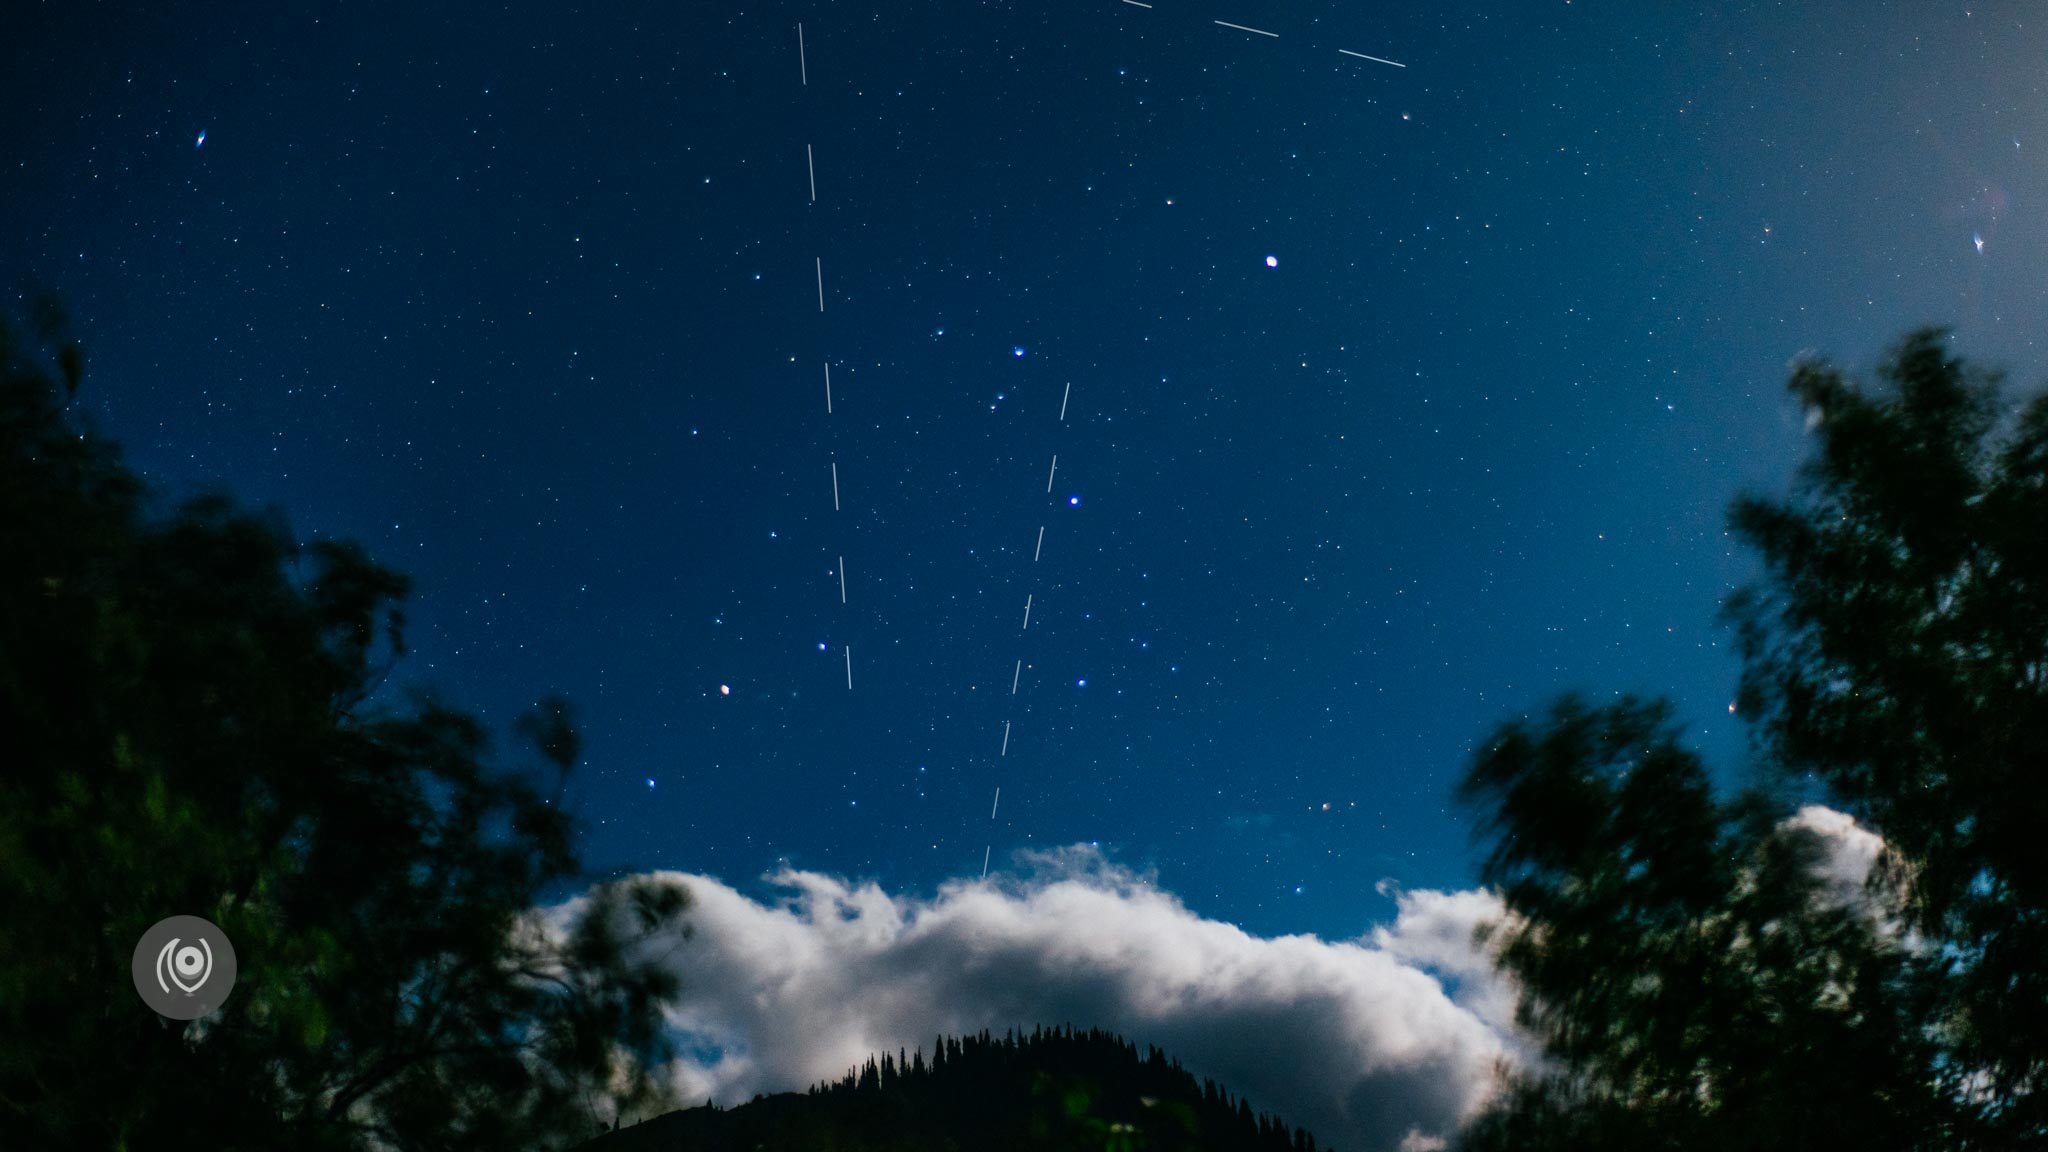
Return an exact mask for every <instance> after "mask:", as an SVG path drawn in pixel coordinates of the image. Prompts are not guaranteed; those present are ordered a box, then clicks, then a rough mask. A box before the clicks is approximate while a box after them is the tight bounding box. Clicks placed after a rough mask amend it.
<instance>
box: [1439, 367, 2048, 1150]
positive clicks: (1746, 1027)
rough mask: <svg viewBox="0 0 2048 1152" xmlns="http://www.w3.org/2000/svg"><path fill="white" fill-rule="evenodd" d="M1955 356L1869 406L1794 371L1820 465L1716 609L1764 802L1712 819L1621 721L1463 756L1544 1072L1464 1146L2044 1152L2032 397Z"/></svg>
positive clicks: (2044, 936) (2045, 981) (1672, 759)
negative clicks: (1843, 852) (1837, 849)
mask: <svg viewBox="0 0 2048 1152" xmlns="http://www.w3.org/2000/svg"><path fill="white" fill-rule="evenodd" d="M1942 344H1943V334H1942V333H1941V332H1939V331H1937V330H1931V329H1930V330H1923V331H1918V332H1915V333H1913V334H1912V335H1911V336H1909V337H1908V338H1907V339H1906V340H1905V341H1904V342H1903V344H1902V345H1901V346H1900V347H1899V348H1898V349H1897V350H1896V351H1895V352H1894V353H1893V354H1892V356H1891V358H1890V360H1889V361H1888V363H1887V364H1886V366H1885V367H1884V369H1883V371H1882V376H1883V379H1884V381H1885V383H1886V384H1888V385H1889V390H1888V391H1887V392H1886V393H1883V394H1878V395H1871V394H1866V393H1865V392H1864V391H1862V390H1859V389H1858V388H1856V387H1854V386H1852V385H1850V384H1849V383H1847V382H1846V381H1844V379H1843V378H1842V376H1841V375H1840V374H1839V373H1838V372H1836V371H1835V370H1833V369H1831V368H1828V367H1827V366H1825V365H1822V364H1818V363H1807V364H1803V365H1801V366H1799V367H1798V368H1797V369H1796V370H1795V372H1794V374H1793V377H1792V381H1791V390H1792V392H1793V393H1794V394H1795V395H1796V396H1798V397H1799V399H1800V400H1801V401H1802V402H1803V403H1804V404H1805V405H1806V406H1807V410H1808V412H1809V415H1810V419H1811V421H1812V427H1813V428H1814V429H1815V430H1816V432H1817V436H1818V449H1817V452H1816V454H1815V456H1814V458H1813V459H1812V461H1811V462H1810V463H1809V464H1808V466H1807V467H1806V468H1805V470H1804V471H1803V474H1802V481H1801V486H1800V489H1799V491H1798V492H1797V493H1796V494H1795V497H1794V498H1793V499H1792V500H1789V501H1784V502H1778V501H1769V500H1763V499H1755V498H1751V499H1745V500H1742V501H1739V502H1738V503H1737V505H1736V507H1735V508H1734V510H1733V514H1732V517H1731V519H1732V523H1733V527H1734V528H1735V530H1736V531H1737V532H1738V533H1739V535H1740V536H1741V537H1742V538H1743V539H1745V540H1746V541H1748V542H1749V543H1751V544H1752V545H1753V546H1755V547H1756V548H1757V549H1758V550H1759V551H1760V552H1761V553H1762V556H1763V558H1764V560H1765V563H1766V568H1767V571H1768V573H1769V577H1768V580H1767V581H1766V583H1765V585H1764V586H1763V587H1759V588H1752V589H1747V590H1744V591H1743V592H1742V593H1740V594H1739V595H1737V596H1736V597H1734V598H1733V599H1732V600H1731V601H1730V603H1729V605H1728V607H1727V613H1728V617H1729V619H1730V620H1731V621H1732V622H1733V623H1734V624H1735V625H1736V626H1737V629H1738V634H1739V637H1740V641H1741V651H1742V655H1743V658H1744V673H1743V679H1742V685H1741V690H1740V694H1739V697H1738V701H1737V703H1738V709H1739V710H1740V712H1741V713H1742V714H1743V716H1744V717H1745V718H1746V719H1747V720H1749V721H1750V722H1752V724H1753V725H1754V726H1755V731H1756V733H1757V735H1758V744H1759V750H1760V752H1761V753H1762V757H1761V759H1762V760H1763V762H1764V763H1765V765H1766V769H1767V773H1768V775H1767V777H1766V780H1765V785H1766V786H1765V787H1762V788H1760V789H1758V790H1756V791H1752V792H1748V793H1744V794H1742V795H1740V796H1737V797H1735V798H1733V799H1731V800H1727V801H1723V800H1719V799H1717V798H1716V797H1715V795H1714V793H1713V790H1712V789H1711V788H1710V787H1709V784H1708V782H1707V779H1706V776H1705V773H1704V772H1703V770H1702V769H1701V767H1700V765H1699V764H1698V763H1697V761H1696V760H1695V759H1694V758H1693V757H1692V756H1691V754H1690V753H1688V752H1686V751H1684V750H1683V749H1682V748H1680V747H1679V745H1678V744H1677V742H1676V738H1675V733H1674V732H1673V731H1672V730H1671V729H1670V727H1669V720H1668V715H1667V713H1666V710H1665V709H1664V707H1663V706H1662V705H1646V704H1641V703H1638V702H1635V701H1623V702H1621V703H1618V704H1615V705H1612V706H1610V707H1606V708H1599V709H1595V708H1591V707H1588V706H1587V705H1585V704H1583V703H1581V702H1579V701H1577V700H1566V701H1564V702H1562V703H1561V704H1559V705H1558V706H1557V707H1556V709H1555V710H1554V711H1553V713H1552V714H1551V716H1550V717H1549V718H1548V719H1547V720H1546V721H1545V722H1544V723H1542V724H1540V725H1533V726H1532V725H1530V724H1527V723H1521V724H1511V725H1508V726H1507V727H1505V728H1504V729H1502V730H1501V732H1500V733H1498V734H1497V735H1496V736H1495V737H1494V738H1493V739H1491V740H1489V741H1488V742H1487V743H1486V745H1485V746H1484V748H1483V750H1482V751H1481V753H1480V754H1479V755H1478V756H1477V757H1476V758H1475V761H1474V763H1473V765H1472V767H1471V769H1470V770H1469V772H1468V774H1467V777H1466V781H1465V785H1464V796H1465V799H1466V800H1467V801H1468V802H1470V803H1472V804H1475V805H1476V806H1478V807H1479V809H1480V810H1481V811H1482V812H1483V813H1485V814H1486V816H1487V819H1488V825H1487V829H1486V834H1487V835H1488V836H1489V837H1491V839H1492V842H1493V849H1492V853H1491V855H1490V857H1489V859H1488V861H1487V866H1486V878H1487V880H1488V881H1489V882H1491V883H1494V884H1497V885H1499V886H1500V888H1501V890H1502V892H1503V895H1504V896H1505V898H1506V900H1507V903H1508V906H1509V908H1510V909H1511V913H1512V915H1511V916H1510V918H1509V919H1508V920H1507V921H1506V922H1505V923H1503V924H1501V925H1499V926H1497V927H1496V928H1495V929H1494V931H1496V932H1497V933H1498V937H1497V939H1496V943H1497V944H1498V946H1499V948H1500V951H1499V956H1500V962H1501V964H1502V966H1503V968H1504V969H1505V970H1506V971H1507V972H1509V973H1510V974H1512V975H1513V976H1514V977H1515V978H1517V979H1518V980H1519V981H1520V982H1521V985H1522V989H1523V1003H1522V1005H1521V1015H1522V1022H1523V1023H1524V1025H1525V1026H1527V1027H1528V1028H1529V1029H1530V1031H1531V1032H1532V1034H1533V1035H1535V1036H1536V1037H1537V1038H1538V1040H1539V1041H1540V1042H1541V1043H1542V1045H1543V1048H1544V1052H1545V1056H1546V1058H1547V1063H1546V1064H1544V1065H1542V1066H1540V1067H1537V1068H1534V1069H1527V1070H1524V1071H1522V1072H1520V1073H1517V1074H1515V1075H1513V1076H1511V1077H1510V1078H1509V1088H1508V1091H1507V1092H1506V1093H1504V1094H1503V1096H1502V1097H1501V1098H1500V1100H1499V1102H1498V1103H1497V1105H1496V1106H1495V1107H1494V1108H1493V1109H1492V1110H1491V1111H1490V1112H1489V1113H1488V1114H1487V1115H1486V1116H1484V1117H1483V1118H1482V1119H1481V1121H1480V1122H1479V1123H1478V1124H1477V1125H1475V1126H1474V1127H1473V1129H1472V1130H1471V1131H1470V1132H1469V1133H1468V1135H1467V1141H1466V1142H1467V1144H1468V1145H1469V1146H1470V1147H1474V1148H1670V1149H1690V1148H1702V1149H1705V1148H1764V1147H1787V1148H1790V1147H1799V1148H1807V1147H1815V1146H1837V1145H1839V1146H1844V1147H1855V1148H1859V1149H1871V1148H1899V1149H1921V1148H1964V1147H1984V1148H2017V1147H2039V1146H2048V959H2044V958H2048V903H2044V902H2048V852H2044V851H2043V850H2042V848H2041V845H2040V842H2039V832H2038V831H2037V830H2038V829H2040V828H2041V827H2042V825H2043V822H2044V820H2048V697H2044V687H2048V681H2044V665H2048V397H2043V398H2039V399H2036V400H2034V401H2033V402H2032V403H2031V404H2028V405H2026V406H2025V407H2024V408H2022V409H2017V410H2013V411H2011V413H2010V415H2011V417H2012V419H2010V420H2009V421H2001V407H2000V403H2001V402H2000V399H1999V394H1998V387H1997V384H1998V382H1997V380H1996V378H1995V377H1992V376H1989V375H1987V374H1983V373H1979V372H1975V371H1973V370H1971V369H1969V368H1968V367H1967V366H1965V365H1964V364H1963V363H1962V362H1960V361H1959V360H1957V359H1955V358H1953V357H1951V356H1949V355H1948V354H1947V353H1946V352H1945V351H1944V349H1943V346H1942ZM1787 785H1790V786H1793V787H1791V788H1790V789H1788V788H1787V787H1784V786H1787ZM1815 789H1818V790H1819V792H1820V794H1821V795H1822V796H1823V798H1825V799H1826V800H1827V801H1828V802H1830V803H1832V804H1835V805H1836V806H1838V807H1841V808H1843V809H1845V810H1847V811H1849V812H1850V813H1852V814H1853V815H1855V816H1857V817H1858V818H1859V819H1860V820H1861V821H1862V822H1863V823H1865V824H1866V825H1867V826H1868V827H1871V828H1873V829H1874V830H1875V831H1877V832H1878V833H1880V834H1881V835H1882V837H1883V838H1884V843H1885V852H1884V856H1883V858H1882V860H1881V866H1880V867H1879V868H1878V869H1877V871H1876V873H1875V875H1874V877H1873V880H1872V883H1871V885H1870V887H1869V890H1868V891H1867V892H1865V893H1862V894H1861V896H1860V898H1857V897H1855V896H1854V894H1852V898H1850V899H1847V900H1844V899H1842V898H1840V897H1839V894H1831V893H1829V892H1828V891H1827V890H1826V885H1824V884H1823V883H1822V882H1821V881H1820V880H1819V878H1818V875H1817V873H1818V866H1819V861H1818V859H1817V858H1816V853H1817V852H1818V851H1819V849H1818V846H1817V845H1816V843H1815V842H1814V840H1813V838H1812V837H1811V836H1810V835H1809V834H1807V833H1805V832H1803V831H1801V830H1799V829H1798V827H1797V826H1796V825H1791V824H1788V823H1787V822H1786V818H1787V817H1789V816H1790V815H1791V814H1792V813H1791V807H1790V804H1789V802H1788V801H1787V800H1786V799H1785V797H1786V796H1787V795H1789V794H1790V793H1791V792H1792V791H1799V790H1804V791H1806V792H1808V793H1812V792H1813V791H1814V790H1815Z"/></svg>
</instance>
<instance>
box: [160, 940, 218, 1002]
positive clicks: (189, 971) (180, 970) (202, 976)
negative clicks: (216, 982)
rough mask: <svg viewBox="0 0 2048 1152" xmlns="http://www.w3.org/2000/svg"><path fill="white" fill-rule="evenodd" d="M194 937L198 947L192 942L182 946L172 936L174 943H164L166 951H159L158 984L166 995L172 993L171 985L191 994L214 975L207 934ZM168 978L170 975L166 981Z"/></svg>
mask: <svg viewBox="0 0 2048 1152" xmlns="http://www.w3.org/2000/svg"><path fill="white" fill-rule="evenodd" d="M193 940H194V943H196V944H197V945H198V947H197V948H195V947H193V946H192V945H191V944H187V945H185V946H184V947H183V948H180V947H178V938H177V937H175V936H173V937H171V942H170V943H168V944H166V945H164V946H163V950H162V951H160V952H158V953H157V954H156V983H157V987H159V988H162V989H163V990H164V993H165V994H166V995H169V993H170V991H171V985H172V984H175V985H177V986H178V990H179V991H180V992H183V993H184V994H185V995H187V996H190V995H192V994H193V993H194V992H197V991H199V990H200V989H201V988H203V987H205V986H206V980H207V978H208V977H210V976H212V975H213V945H211V944H208V943H207V942H206V937H204V936H196V937H194V938H193ZM201 949H204V950H205V954H204V955H202V954H201V952H200V950H201ZM166 977H168V978H169V981H170V982H169V983H165V979H166ZM193 977H197V979H193ZM187 980H191V983H189V984H188V983H186V981H187Z"/></svg>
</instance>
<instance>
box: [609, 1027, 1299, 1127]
mask: <svg viewBox="0 0 2048 1152" xmlns="http://www.w3.org/2000/svg"><path fill="white" fill-rule="evenodd" d="M582 1148H583V1149H584V1150H585V1152H657V1150H658V1152H820V1150H827V1149H830V1150H834V1152H907V1150H910V1149H917V1150H920V1152H939V1150H942V1149H959V1150H961V1152H966V1150H969V1149H972V1150H974V1152H1012V1150H1015V1152H1025V1150H1026V1149H1029V1150H1032V1152H1054V1150H1059V1152H1065V1150H1069V1149H1071V1150H1073V1152H1081V1150H1083V1149H1086V1150H1088V1152H1106V1150H1110V1152H1197V1150H1200V1152H1315V1150H1316V1148H1317V1145H1316V1141H1315V1137H1314V1136H1312V1135H1310V1134H1309V1133H1308V1132H1307V1131H1306V1130H1305V1129H1302V1128H1293V1129H1289V1128H1288V1127H1287V1125H1286V1124H1285V1123H1284V1122H1283V1121H1282V1120H1280V1118H1279V1117H1277V1116H1274V1115H1271V1114H1268V1113H1263V1112H1262V1113H1254V1112H1253V1111H1252V1108H1251V1105H1250V1104H1248V1103H1246V1102H1245V1101H1244V1100H1243V1099H1242V1098H1237V1099H1232V1097H1231V1096H1230V1094H1229V1093H1228V1092H1227V1091H1225V1090H1223V1089H1222V1088H1220V1087H1218V1086H1217V1084H1216V1083H1215V1082H1214V1081H1213V1080H1207V1079H1204V1080H1202V1081H1201V1082H1200V1083H1199V1084H1198V1083H1197V1082H1196V1080H1195V1077H1194V1076H1193V1074H1191V1073H1189V1072H1188V1071H1187V1070H1186V1069H1184V1068H1182V1067H1181V1066H1180V1063H1179V1062H1178V1061H1174V1060H1169V1059H1167V1057H1166V1055H1165V1053H1163V1052H1161V1051H1160V1050H1159V1049H1158V1048H1156V1047H1152V1048H1148V1050H1147V1054H1146V1055H1145V1056H1143V1057H1140V1056H1139V1054H1138V1049H1137V1046H1136V1045H1135V1044H1133V1043H1131V1042H1129V1041H1127V1040H1124V1039H1123V1038H1122V1037H1119V1036H1117V1035H1115V1034H1114V1033H1111V1032H1104V1031H1101V1030H1100V1029H1094V1028H1091V1029H1088V1030H1087V1031H1083V1032H1077V1031H1075V1030H1074V1029H1073V1028H1072V1027H1071V1026H1067V1027H1064V1028H1051V1029H1047V1028H1042V1027H1041V1028H1034V1029H1033V1030H1032V1031H1031V1033H1030V1034H1029V1035H1024V1034H1022V1033H1018V1032H1015V1031H1012V1032H1006V1033H1005V1034H1004V1035H1002V1036H1001V1037H994V1036H991V1035H990V1033H989V1032H988V1031H987V1030H983V1031H982V1032H980V1033H979V1034H976V1035H970V1036H965V1037H958V1038H947V1037H944V1036H941V1037H939V1038H938V1040H937V1044H936V1046H935V1048H934V1050H933V1053H932V1057H931V1059H930V1060H926V1059H925V1056H924V1052H923V1049H922V1048H920V1049H918V1050H917V1051H916V1052H909V1053H906V1052H902V1051H899V1052H898V1053H897V1054H896V1055H894V1056H891V1055H889V1054H887V1053H884V1054H882V1055H881V1056H880V1057H879V1058H875V1057H870V1058H869V1059H868V1061H867V1063H866V1064H863V1065H861V1066H859V1067H857V1068H855V1069H853V1070H851V1071H849V1072H848V1073H847V1074H846V1076H845V1077H844V1078H842V1079H840V1080H837V1081H834V1082H830V1083H821V1084H818V1085H815V1086H813V1087H812V1088H811V1089H810V1090H809V1091H808V1092H782V1093H777V1094H775V1095H772V1096H768V1095H762V1096H756V1097H755V1098H754V1099H753V1100H751V1101H749V1102H747V1103H745V1104H742V1105H739V1106H738V1107H735V1108H719V1107H716V1106H715V1105H712V1104H705V1105H703V1106H701V1107H697V1108H689V1109H684V1110H682V1111H679V1112H670V1113H668V1114H667V1115H664V1116H657V1117H654V1118H652V1119H649V1120H647V1121H645V1122H642V1123H638V1124H633V1123H630V1122H628V1123H625V1124H622V1125H621V1126H620V1127H619V1128H618V1129H617V1130H615V1131H610V1132H606V1133H604V1134H603V1135H601V1136H599V1137H598V1138H597V1139H595V1140H592V1141H590V1142H589V1143H587V1144H584V1145H583V1146H582Z"/></svg>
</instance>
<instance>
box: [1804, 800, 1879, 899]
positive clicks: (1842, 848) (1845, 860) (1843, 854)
mask: <svg viewBox="0 0 2048 1152" xmlns="http://www.w3.org/2000/svg"><path fill="white" fill-rule="evenodd" d="M1785 823H1786V824H1789V825H1792V826H1793V827H1798V828H1804V829H1806V830H1808V831H1809V832H1812V833H1814V834H1815V835H1817V836H1819V837H1820V839H1821V843H1822V844H1823V845H1825V846H1826V848H1827V857H1826V859H1825V860H1823V861H1822V863H1821V869H1820V870H1821V875H1822V876H1823V877H1824V878H1825V879H1826V880H1827V881H1828V882H1829V884H1830V885H1831V886H1832V887H1833V888H1835V889H1836V890H1837V891H1838V892H1840V893H1842V894H1844V895H1846V896H1853V897H1854V898H1856V899H1857V900H1859V901H1860V899H1861V898H1862V895H1863V891H1864V885H1865V883H1866V882H1867V881H1868V880H1869V877H1870V870H1871V869H1872V868H1873V867H1875V866H1876V865H1877V857H1878V855H1879V854H1880V853H1881V852H1883V851H1884V837H1882V836H1879V835H1878V834H1877V833H1875V832H1872V831H1870V830H1869V829H1867V828H1865V827H1863V826H1862V825H1860V824H1858V823H1856V818H1855V817H1853V816H1850V815H1849V814H1848V813H1846V812H1837V811H1835V810H1834V809H1833V808H1825V807H1822V806H1821V805H1819V804H1808V805H1807V806H1805V807H1804V808H1801V809H1800V810H1799V811H1798V812H1797V813H1794V814H1793V816H1792V817H1791V818H1790V819H1788V820H1786V821H1785Z"/></svg>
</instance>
